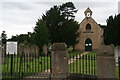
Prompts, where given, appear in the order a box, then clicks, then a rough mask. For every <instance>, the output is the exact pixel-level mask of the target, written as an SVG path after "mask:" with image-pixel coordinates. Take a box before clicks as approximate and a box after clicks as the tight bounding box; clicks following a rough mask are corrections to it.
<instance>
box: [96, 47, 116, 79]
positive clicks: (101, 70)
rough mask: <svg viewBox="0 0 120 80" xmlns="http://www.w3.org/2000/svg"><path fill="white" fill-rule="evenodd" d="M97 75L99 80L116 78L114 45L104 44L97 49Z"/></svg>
mask: <svg viewBox="0 0 120 80" xmlns="http://www.w3.org/2000/svg"><path fill="white" fill-rule="evenodd" d="M97 76H98V79H99V80H102V79H103V78H104V79H111V78H112V79H115V78H116V76H115V58H114V47H113V46H112V45H110V46H107V45H102V46H100V48H99V50H98V51H97ZM101 78H102V79H101Z"/></svg>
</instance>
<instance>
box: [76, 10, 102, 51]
mask: <svg viewBox="0 0 120 80" xmlns="http://www.w3.org/2000/svg"><path fill="white" fill-rule="evenodd" d="M84 14H85V18H84V19H83V20H82V22H81V23H80V25H79V30H78V33H80V34H79V37H78V38H77V41H78V43H77V44H76V45H75V47H74V49H75V50H76V51H95V50H97V49H98V48H99V46H100V45H101V44H102V43H103V31H104V30H103V29H102V28H101V27H100V26H99V25H98V24H97V22H96V21H95V20H94V19H93V18H92V11H91V10H90V8H87V9H86V10H85V12H84Z"/></svg>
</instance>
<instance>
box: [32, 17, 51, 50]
mask: <svg viewBox="0 0 120 80" xmlns="http://www.w3.org/2000/svg"><path fill="white" fill-rule="evenodd" d="M32 37H33V39H34V40H33V42H34V43H35V44H36V45H37V46H38V47H39V48H40V51H41V50H42V47H43V45H45V44H48V43H49V42H50V40H49V32H48V29H47V27H46V24H45V22H44V21H43V20H42V19H38V21H37V22H36V26H35V28H34V32H33V34H32Z"/></svg>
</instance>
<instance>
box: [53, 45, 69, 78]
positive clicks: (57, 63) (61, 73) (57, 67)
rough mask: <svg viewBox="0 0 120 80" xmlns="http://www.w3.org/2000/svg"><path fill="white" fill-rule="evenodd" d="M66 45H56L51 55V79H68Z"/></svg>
mask: <svg viewBox="0 0 120 80" xmlns="http://www.w3.org/2000/svg"><path fill="white" fill-rule="evenodd" d="M66 48H67V46H66V44H65V43H54V44H53V46H52V53H51V73H52V76H51V78H52V79H53V80H57V79H59V80H61V79H65V78H67V73H68V52H67V50H66Z"/></svg>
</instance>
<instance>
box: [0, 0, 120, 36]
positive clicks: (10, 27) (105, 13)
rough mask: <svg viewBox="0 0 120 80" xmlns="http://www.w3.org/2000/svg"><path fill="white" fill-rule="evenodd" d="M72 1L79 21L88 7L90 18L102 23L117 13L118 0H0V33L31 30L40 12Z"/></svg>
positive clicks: (22, 32)
mask: <svg viewBox="0 0 120 80" xmlns="http://www.w3.org/2000/svg"><path fill="white" fill-rule="evenodd" d="M68 1H72V2H73V3H74V5H75V7H76V8H77V9H78V12H77V13H76V14H75V19H76V20H77V21H78V22H79V23H80V22H81V21H82V20H83V19H84V17H85V16H84V11H85V10H86V8H88V7H89V8H90V9H91V10H92V11H93V15H92V18H93V19H94V20H95V21H96V22H97V23H98V24H102V25H106V20H107V18H108V17H109V16H110V15H113V16H114V15H115V14H118V1H119V0H103V1H102V0H89V1H88V0H84V1H83V0H76V1H75V0H24V1H22V2H21V1H20V0H6V1H1V0H0V33H1V32H2V31H3V30H5V31H6V33H7V37H8V38H10V37H11V36H12V35H16V34H26V33H27V32H33V28H34V27H35V23H36V21H37V19H38V18H39V17H41V15H42V14H44V13H45V12H46V11H47V10H49V9H50V8H51V7H52V6H53V5H60V4H62V3H65V2H68Z"/></svg>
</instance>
